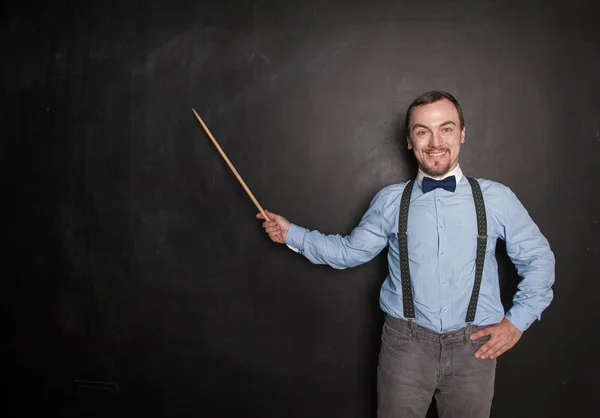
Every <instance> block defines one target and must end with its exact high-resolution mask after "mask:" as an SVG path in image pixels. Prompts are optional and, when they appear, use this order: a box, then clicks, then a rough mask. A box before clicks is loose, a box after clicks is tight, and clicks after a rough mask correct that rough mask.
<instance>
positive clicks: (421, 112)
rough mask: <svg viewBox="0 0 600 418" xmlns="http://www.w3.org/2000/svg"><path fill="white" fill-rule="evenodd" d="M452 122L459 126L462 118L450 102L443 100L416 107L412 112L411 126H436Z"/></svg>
mask: <svg viewBox="0 0 600 418" xmlns="http://www.w3.org/2000/svg"><path fill="white" fill-rule="evenodd" d="M448 121H452V122H454V123H456V125H457V126H459V124H460V118H459V116H458V111H457V110H456V107H454V105H453V104H452V102H450V101H449V100H446V99H443V100H440V101H437V102H435V103H431V104H426V105H423V106H419V107H415V108H414V109H413V110H412V112H411V117H410V126H411V128H412V127H413V126H414V125H416V124H420V125H425V126H436V125H441V124H442V123H445V122H448Z"/></svg>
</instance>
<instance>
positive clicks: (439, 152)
mask: <svg viewBox="0 0 600 418" xmlns="http://www.w3.org/2000/svg"><path fill="white" fill-rule="evenodd" d="M447 153H448V151H447V150H434V151H426V152H425V154H426V155H428V156H429V157H430V158H432V159H434V160H439V159H441V158H444V156H445V155H446V154H447Z"/></svg>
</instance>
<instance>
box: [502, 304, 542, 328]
mask: <svg viewBox="0 0 600 418" xmlns="http://www.w3.org/2000/svg"><path fill="white" fill-rule="evenodd" d="M506 319H508V320H509V321H510V322H511V323H512V324H513V325H514V326H515V327H517V328H518V329H519V331H527V328H529V327H530V326H531V324H533V322H534V321H535V320H536V319H537V317H536V316H535V315H531V314H529V313H527V312H524V311H522V310H517V309H514V308H513V309H511V310H509V311H508V312H507V313H506Z"/></svg>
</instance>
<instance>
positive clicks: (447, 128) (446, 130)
mask: <svg viewBox="0 0 600 418" xmlns="http://www.w3.org/2000/svg"><path fill="white" fill-rule="evenodd" d="M442 130H443V131H444V132H446V133H450V132H452V128H451V127H449V126H446V127H445V128H444V129H442Z"/></svg>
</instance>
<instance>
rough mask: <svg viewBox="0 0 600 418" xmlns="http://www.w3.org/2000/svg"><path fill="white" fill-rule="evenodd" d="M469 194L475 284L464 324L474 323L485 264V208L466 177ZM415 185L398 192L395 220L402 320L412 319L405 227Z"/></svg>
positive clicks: (476, 187) (478, 189)
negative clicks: (473, 227) (472, 205)
mask: <svg viewBox="0 0 600 418" xmlns="http://www.w3.org/2000/svg"><path fill="white" fill-rule="evenodd" d="M467 180H469V184H470V185H471V190H472V192H473V201H474V202H475V211H476V213H477V256H476V259H475V283H474V284H473V292H472V293H471V300H470V301H469V307H468V309H467V319H466V322H473V321H474V320H475V311H476V310H477V299H478V298H479V289H480V287H481V277H482V276H483V262H484V260H485V249H486V245H487V218H486V215H485V205H484V203H483V194H482V193H481V187H479V183H478V182H477V180H475V179H473V178H470V177H467ZM414 184H415V182H414V181H410V182H408V184H407V185H406V187H405V188H404V192H402V199H401V200H400V213H399V219H398V248H399V253H400V276H401V281H402V298H403V304H404V317H405V318H414V317H415V305H414V302H413V297H412V287H411V284H410V270H409V267H408V237H407V235H406V232H407V226H408V207H409V206H410V196H411V194H412V189H413V186H414Z"/></svg>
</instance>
